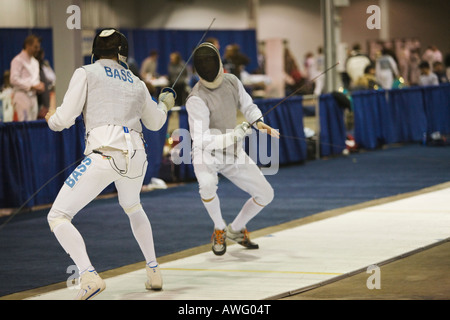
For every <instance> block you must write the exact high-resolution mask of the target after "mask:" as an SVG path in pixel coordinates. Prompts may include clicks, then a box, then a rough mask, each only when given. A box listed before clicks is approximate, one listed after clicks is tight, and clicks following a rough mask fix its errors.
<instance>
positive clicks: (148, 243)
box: [128, 209, 157, 267]
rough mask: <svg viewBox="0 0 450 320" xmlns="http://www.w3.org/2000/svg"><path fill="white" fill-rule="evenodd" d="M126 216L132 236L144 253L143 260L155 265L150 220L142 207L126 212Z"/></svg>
mask: <svg viewBox="0 0 450 320" xmlns="http://www.w3.org/2000/svg"><path fill="white" fill-rule="evenodd" d="M128 218H129V219H130V225H131V230H132V231H133V235H134V238H135V239H136V241H137V243H138V244H139V247H140V248H141V251H142V253H143V254H144V257H145V261H146V262H147V264H148V265H149V266H151V267H153V266H156V264H157V262H156V253H155V245H154V242H153V232H152V226H151V224H150V220H149V219H148V217H147V215H146V214H145V212H144V210H143V209H140V210H138V211H135V212H133V213H130V214H128Z"/></svg>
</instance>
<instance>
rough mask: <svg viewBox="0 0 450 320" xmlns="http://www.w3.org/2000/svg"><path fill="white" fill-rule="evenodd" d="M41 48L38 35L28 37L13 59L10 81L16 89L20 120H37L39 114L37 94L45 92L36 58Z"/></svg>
mask: <svg viewBox="0 0 450 320" xmlns="http://www.w3.org/2000/svg"><path fill="white" fill-rule="evenodd" d="M40 49H41V40H40V39H39V37H37V36H36V35H29V36H28V37H26V39H25V41H24V44H23V49H22V51H21V52H20V53H19V54H18V55H17V56H15V57H14V59H13V60H12V61H11V69H10V72H11V74H10V82H11V85H12V87H13V89H14V97H13V105H14V110H15V112H16V114H17V120H18V121H32V120H36V119H37V116H38V100H37V94H40V93H42V92H44V90H45V84H44V83H43V82H42V81H41V79H40V69H39V62H38V60H37V59H36V58H35V56H36V55H37V53H38V52H39V50H40Z"/></svg>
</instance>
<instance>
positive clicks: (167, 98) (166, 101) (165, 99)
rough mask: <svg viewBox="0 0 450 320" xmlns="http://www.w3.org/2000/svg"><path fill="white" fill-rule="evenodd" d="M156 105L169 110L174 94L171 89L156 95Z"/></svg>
mask: <svg viewBox="0 0 450 320" xmlns="http://www.w3.org/2000/svg"><path fill="white" fill-rule="evenodd" d="M158 101H159V102H158V106H159V107H163V108H164V109H166V111H169V110H170V109H172V108H173V106H174V105H175V95H174V93H173V92H172V91H164V92H162V93H161V94H160V95H159V97H158Z"/></svg>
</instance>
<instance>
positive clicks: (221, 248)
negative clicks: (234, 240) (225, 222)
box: [211, 228, 227, 256]
mask: <svg viewBox="0 0 450 320" xmlns="http://www.w3.org/2000/svg"><path fill="white" fill-rule="evenodd" d="M226 239H227V229H226V228H225V229H223V230H219V229H214V232H213V234H212V236H211V241H212V243H213V245H212V251H213V252H214V254H215V255H216V256H221V255H223V254H225V252H226V251H227V243H226V241H225V240H226Z"/></svg>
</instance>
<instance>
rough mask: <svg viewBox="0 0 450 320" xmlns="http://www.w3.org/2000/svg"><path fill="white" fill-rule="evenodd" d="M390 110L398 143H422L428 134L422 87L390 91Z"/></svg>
mask: <svg viewBox="0 0 450 320" xmlns="http://www.w3.org/2000/svg"><path fill="white" fill-rule="evenodd" d="M389 108H390V110H391V112H392V120H393V123H394V129H395V133H394V135H395V136H396V141H397V142H413V141H422V139H423V135H424V133H425V134H426V132H427V117H426V113H425V101H424V95H423V90H422V88H420V87H416V88H405V89H401V90H390V91H389Z"/></svg>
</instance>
